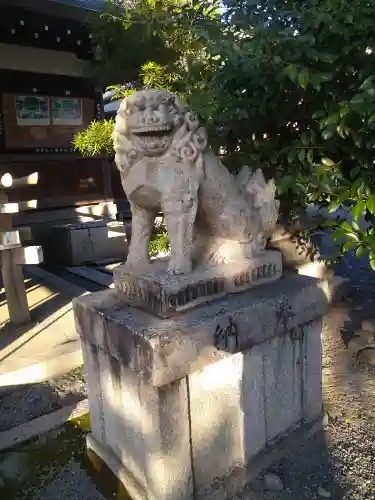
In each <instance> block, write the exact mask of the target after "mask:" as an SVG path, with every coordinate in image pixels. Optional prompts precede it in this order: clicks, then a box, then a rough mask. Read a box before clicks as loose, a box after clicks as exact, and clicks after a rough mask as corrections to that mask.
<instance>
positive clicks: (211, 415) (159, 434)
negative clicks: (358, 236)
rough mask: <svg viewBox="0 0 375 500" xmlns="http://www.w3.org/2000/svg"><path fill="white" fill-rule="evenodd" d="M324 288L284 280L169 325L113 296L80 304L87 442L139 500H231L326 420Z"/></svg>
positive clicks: (310, 282) (77, 315) (174, 319)
mask: <svg viewBox="0 0 375 500" xmlns="http://www.w3.org/2000/svg"><path fill="white" fill-rule="evenodd" d="M326 308H327V297H326V294H325V293H324V290H323V289H322V288H321V284H320V283H319V282H318V281H317V280H315V279H313V278H308V277H305V276H298V275H295V276H289V277H286V278H282V279H280V280H279V281H277V282H276V283H274V284H273V285H272V286H271V285H265V286H263V287H258V288H256V289H254V290H250V291H247V292H244V293H243V294H238V295H228V296H226V297H224V298H222V299H219V300H217V301H214V302H211V303H209V304H206V305H205V306H204V307H201V308H195V309H190V310H188V311H186V312H184V313H183V314H180V315H175V316H173V317H172V318H169V319H161V318H158V317H156V316H152V315H150V314H149V313H147V312H146V311H143V310H142V309H138V308H134V307H132V306H130V305H127V304H124V303H123V302H122V301H121V300H119V297H118V295H117V294H116V293H115V291H113V290H107V291H104V292H98V293H94V294H92V295H90V296H85V297H80V298H79V299H75V300H74V313H75V320H76V327H77V330H78V332H79V334H80V337H81V341H82V348H83V354H84V367H85V377H86V381H87V384H88V398H89V405H90V417H91V430H92V437H91V438H89V440H88V446H89V447H91V448H92V450H93V451H94V452H95V453H97V454H98V455H99V456H100V457H101V459H102V460H104V461H105V463H106V464H107V465H108V466H109V467H110V468H112V470H113V471H114V473H115V474H116V475H117V476H118V478H119V479H120V480H121V481H122V482H123V483H124V485H125V487H127V488H128V491H129V493H130V494H131V496H132V497H133V498H136V499H140V498H143V499H148V500H200V499H208V498H215V499H216V500H224V499H227V498H230V497H231V496H232V495H234V494H235V493H236V492H237V491H238V490H240V489H241V488H242V487H243V485H244V483H245V482H246V481H247V480H248V479H249V478H250V477H251V474H252V471H253V468H252V467H253V466H252V464H254V463H255V462H257V460H258V458H259V456H260V455H259V454H264V453H270V454H272V452H273V450H274V448H273V446H274V443H275V440H277V439H279V438H280V436H284V435H285V434H288V433H289V432H291V431H292V430H293V429H296V428H297V427H298V426H300V427H302V428H303V426H304V425H305V424H306V423H307V422H311V421H312V420H314V419H316V418H317V417H319V416H320V414H321V410H322V392H321V379H322V373H321V370H322V369H321V356H322V352H321V339H320V336H321V332H322V316H323V314H324V313H325V311H326Z"/></svg>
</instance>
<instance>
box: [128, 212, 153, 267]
mask: <svg viewBox="0 0 375 500" xmlns="http://www.w3.org/2000/svg"><path fill="white" fill-rule="evenodd" d="M131 211H132V235H131V240H130V245H129V252H128V257H127V259H126V263H125V264H126V266H127V267H129V268H131V269H132V270H135V269H144V268H145V267H146V266H147V265H148V263H149V259H148V244H149V241H150V237H151V233H152V229H153V225H154V220H155V213H154V211H151V210H146V209H144V208H141V207H139V206H137V205H135V204H132V205H131Z"/></svg>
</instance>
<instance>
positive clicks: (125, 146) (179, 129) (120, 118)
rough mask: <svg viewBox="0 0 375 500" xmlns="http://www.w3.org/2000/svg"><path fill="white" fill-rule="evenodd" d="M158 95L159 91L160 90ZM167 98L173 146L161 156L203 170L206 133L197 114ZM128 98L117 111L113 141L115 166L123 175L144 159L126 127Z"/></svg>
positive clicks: (179, 102) (168, 96) (178, 102)
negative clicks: (171, 124) (171, 122)
mask: <svg viewBox="0 0 375 500" xmlns="http://www.w3.org/2000/svg"><path fill="white" fill-rule="evenodd" d="M159 92H161V91H159ZM166 98H167V99H168V101H169V102H168V113H169V115H170V116H171V117H172V120H173V128H172V130H171V132H170V133H171V135H172V136H173V137H172V143H171V146H170V147H169V148H168V150H167V151H166V152H165V153H164V154H163V155H162V157H166V156H169V157H173V159H174V161H176V160H177V161H182V162H184V163H189V164H193V165H195V166H196V168H197V169H198V170H202V172H203V168H204V157H203V154H202V153H204V151H205V150H206V148H207V132H206V129H205V128H204V127H203V126H201V124H200V121H199V118H198V116H197V115H196V114H194V113H192V112H191V111H189V110H188V109H187V108H186V107H185V106H184V105H183V104H182V103H181V101H180V99H178V97H177V96H173V100H171V97H170V94H169V93H166ZM128 102H129V101H128V99H124V100H123V102H122V103H121V106H120V108H119V111H118V114H117V118H116V123H115V127H114V131H113V133H112V139H113V142H114V149H115V152H116V155H115V160H116V165H117V167H118V169H119V170H120V172H122V173H124V174H126V173H127V172H128V171H129V169H130V168H132V167H133V166H134V165H135V164H137V163H138V162H139V161H140V160H142V158H143V157H144V156H145V154H144V152H143V151H142V150H141V149H140V148H139V147H137V144H136V143H135V142H134V141H133V140H132V133H131V130H129V127H128V124H127V121H128V120H127V109H128Z"/></svg>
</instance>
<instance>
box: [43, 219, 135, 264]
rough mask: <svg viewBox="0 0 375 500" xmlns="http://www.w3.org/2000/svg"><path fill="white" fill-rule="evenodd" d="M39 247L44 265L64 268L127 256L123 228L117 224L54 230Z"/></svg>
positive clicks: (106, 223)
mask: <svg viewBox="0 0 375 500" xmlns="http://www.w3.org/2000/svg"><path fill="white" fill-rule="evenodd" d="M42 245H43V250H44V253H45V260H46V262H50V263H53V264H60V265H66V266H79V265H82V264H84V263H85V262H92V261H96V260H101V259H106V258H113V259H119V260H122V259H124V257H125V253H126V242H125V230H124V226H123V224H122V223H121V222H117V221H106V220H99V221H90V222H84V223H77V224H65V225H61V226H53V227H51V228H50V232H49V234H48V237H47V236H46V238H45V239H44V240H43V242H42Z"/></svg>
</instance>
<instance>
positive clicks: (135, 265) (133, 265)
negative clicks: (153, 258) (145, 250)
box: [124, 257, 149, 272]
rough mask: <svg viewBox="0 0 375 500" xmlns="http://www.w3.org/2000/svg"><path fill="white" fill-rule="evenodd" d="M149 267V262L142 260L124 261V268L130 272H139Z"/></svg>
mask: <svg viewBox="0 0 375 500" xmlns="http://www.w3.org/2000/svg"><path fill="white" fill-rule="evenodd" d="M148 266H149V261H148V260H146V261H145V260H144V259H139V258H136V259H129V257H128V258H127V259H126V261H125V264H124V267H125V269H127V270H128V271H132V272H140V271H142V270H144V269H146V268H147V267H148Z"/></svg>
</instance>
